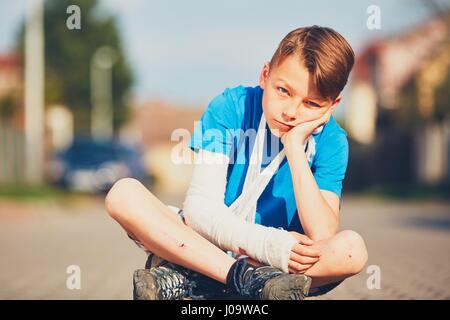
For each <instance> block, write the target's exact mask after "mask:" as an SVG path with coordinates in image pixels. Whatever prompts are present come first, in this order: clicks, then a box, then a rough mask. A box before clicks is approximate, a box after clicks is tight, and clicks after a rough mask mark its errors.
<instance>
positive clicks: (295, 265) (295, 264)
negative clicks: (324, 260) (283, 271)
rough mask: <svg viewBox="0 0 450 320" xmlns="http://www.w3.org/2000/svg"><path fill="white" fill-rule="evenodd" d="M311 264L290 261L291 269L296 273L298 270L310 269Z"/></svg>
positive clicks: (301, 271)
mask: <svg viewBox="0 0 450 320" xmlns="http://www.w3.org/2000/svg"><path fill="white" fill-rule="evenodd" d="M311 266H312V265H311V264H301V263H298V262H294V261H289V264H288V267H289V269H291V270H293V272H294V273H296V272H300V273H303V272H305V271H306V270H308V269H309V268H311Z"/></svg>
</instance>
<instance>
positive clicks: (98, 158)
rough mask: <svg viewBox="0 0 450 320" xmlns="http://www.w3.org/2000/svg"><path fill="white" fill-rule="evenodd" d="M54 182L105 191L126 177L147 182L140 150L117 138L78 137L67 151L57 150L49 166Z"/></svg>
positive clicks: (82, 188) (83, 189) (69, 186)
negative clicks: (96, 139) (104, 139)
mask: <svg viewBox="0 0 450 320" xmlns="http://www.w3.org/2000/svg"><path fill="white" fill-rule="evenodd" d="M48 176H49V179H50V181H51V182H53V183H54V184H56V185H59V186H61V187H64V188H66V189H69V190H76V191H84V192H93V193H96V192H106V191H108V190H109V189H110V188H111V186H112V185H113V184H114V182H116V181H117V180H119V179H121V178H124V177H132V178H136V179H138V180H139V181H142V182H145V181H147V179H148V175H147V173H146V171H145V168H144V164H143V161H142V155H141V152H140V151H139V150H138V149H136V148H134V147H131V146H127V145H124V144H122V143H120V142H118V141H114V140H111V141H104V142H99V141H95V140H92V139H90V138H76V139H75V140H74V142H73V143H72V145H71V146H70V147H68V148H67V149H66V150H64V151H62V152H59V153H57V154H56V155H55V156H54V158H53V159H52V160H51V161H50V164H49V166H48Z"/></svg>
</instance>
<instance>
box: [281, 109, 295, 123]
mask: <svg viewBox="0 0 450 320" xmlns="http://www.w3.org/2000/svg"><path fill="white" fill-rule="evenodd" d="M296 114H297V108H295V107H288V108H286V109H285V110H284V111H283V114H282V117H283V121H285V122H291V121H294V120H295V119H296Z"/></svg>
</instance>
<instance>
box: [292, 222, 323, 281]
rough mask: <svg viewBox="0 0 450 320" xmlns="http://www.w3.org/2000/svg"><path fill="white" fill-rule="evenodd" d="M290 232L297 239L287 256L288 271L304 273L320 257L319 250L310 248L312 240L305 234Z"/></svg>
mask: <svg viewBox="0 0 450 320" xmlns="http://www.w3.org/2000/svg"><path fill="white" fill-rule="evenodd" d="M290 233H291V234H292V235H293V236H294V237H295V238H296V239H297V240H298V242H299V243H298V244H296V245H294V247H293V248H292V250H291V255H290V257H289V264H288V266H289V272H291V273H305V272H306V271H307V270H308V269H309V268H311V267H312V266H313V265H314V264H315V263H316V262H317V261H319V258H320V252H319V251H318V250H316V249H313V248H311V245H313V244H314V241H313V240H311V239H310V238H308V237H307V236H305V235H303V234H300V233H298V232H295V231H290Z"/></svg>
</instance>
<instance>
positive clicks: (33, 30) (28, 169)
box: [25, 0, 45, 185]
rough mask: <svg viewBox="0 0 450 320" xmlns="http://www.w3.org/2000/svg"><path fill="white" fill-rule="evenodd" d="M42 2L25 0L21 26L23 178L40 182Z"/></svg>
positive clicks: (43, 62) (41, 174)
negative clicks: (23, 79) (23, 24)
mask: <svg viewBox="0 0 450 320" xmlns="http://www.w3.org/2000/svg"><path fill="white" fill-rule="evenodd" d="M43 7H44V3H43V0H27V2H26V26H25V178H26V181H27V183H28V184H29V185H39V184H41V183H42V182H43V178H44V173H43V168H44V146H43V143H44V64H45V60H44V26H43V16H44V8H43Z"/></svg>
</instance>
